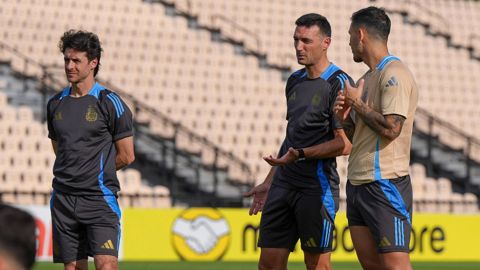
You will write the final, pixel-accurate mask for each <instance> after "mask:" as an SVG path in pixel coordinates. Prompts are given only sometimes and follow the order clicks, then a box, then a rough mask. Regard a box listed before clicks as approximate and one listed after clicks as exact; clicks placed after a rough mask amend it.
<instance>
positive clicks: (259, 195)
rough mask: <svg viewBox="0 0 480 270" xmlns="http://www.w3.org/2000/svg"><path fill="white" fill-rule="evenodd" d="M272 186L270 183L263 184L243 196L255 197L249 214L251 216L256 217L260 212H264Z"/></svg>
mask: <svg viewBox="0 0 480 270" xmlns="http://www.w3.org/2000/svg"><path fill="white" fill-rule="evenodd" d="M270 185H271V184H270V183H262V184H260V185H258V186H256V187H254V188H252V189H251V190H250V191H248V192H246V193H244V194H243V196H244V197H252V196H253V203H252V206H250V211H249V212H248V214H249V215H250V216H251V215H256V214H257V213H258V212H261V211H262V210H263V206H264V205H265V201H267V196H268V190H270Z"/></svg>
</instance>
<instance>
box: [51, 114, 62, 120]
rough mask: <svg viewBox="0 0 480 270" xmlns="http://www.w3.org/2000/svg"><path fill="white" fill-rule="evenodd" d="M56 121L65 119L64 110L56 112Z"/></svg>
mask: <svg viewBox="0 0 480 270" xmlns="http://www.w3.org/2000/svg"><path fill="white" fill-rule="evenodd" d="M53 119H54V120H55V121H60V120H63V116H62V112H56V113H55V116H54V117H53Z"/></svg>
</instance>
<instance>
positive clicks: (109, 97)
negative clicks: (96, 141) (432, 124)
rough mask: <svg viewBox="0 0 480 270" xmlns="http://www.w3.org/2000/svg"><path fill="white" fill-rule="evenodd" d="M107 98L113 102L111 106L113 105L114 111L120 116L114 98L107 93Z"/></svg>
mask: <svg viewBox="0 0 480 270" xmlns="http://www.w3.org/2000/svg"><path fill="white" fill-rule="evenodd" d="M107 97H108V99H110V100H111V101H112V103H113V106H114V107H115V111H116V112H117V117H120V111H119V110H118V106H117V103H116V102H115V100H114V99H113V97H112V96H110V94H108V95H107Z"/></svg>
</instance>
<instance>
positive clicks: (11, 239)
mask: <svg viewBox="0 0 480 270" xmlns="http://www.w3.org/2000/svg"><path fill="white" fill-rule="evenodd" d="M35 229H36V225H35V220H34V218H33V217H32V216H31V215H30V214H29V213H27V212H25V211H23V210H20V209H18V208H15V207H12V206H9V205H6V204H0V250H1V251H4V252H6V253H7V254H9V255H10V256H12V258H13V259H14V260H15V261H16V262H18V264H20V265H21V266H23V267H24V268H25V269H31V268H32V266H33V264H34V263H35V245H36V242H35V241H36V236H35Z"/></svg>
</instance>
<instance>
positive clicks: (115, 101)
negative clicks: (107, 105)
mask: <svg viewBox="0 0 480 270" xmlns="http://www.w3.org/2000/svg"><path fill="white" fill-rule="evenodd" d="M107 97H108V98H109V99H110V100H111V101H112V103H113V105H114V106H115V110H116V111H117V118H120V116H122V114H123V113H124V112H125V109H124V108H123V105H122V102H121V101H120V99H119V98H118V97H117V96H116V95H114V94H113V93H111V94H108V95H107Z"/></svg>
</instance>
